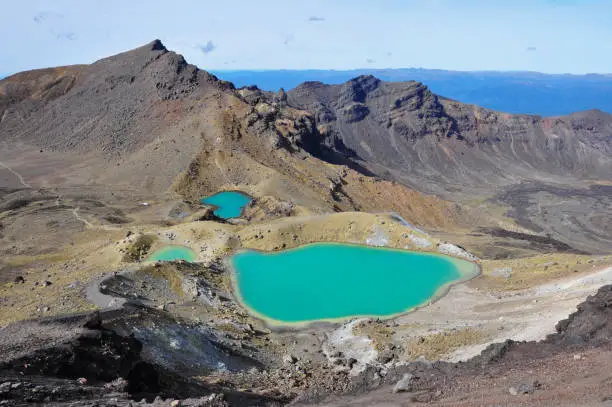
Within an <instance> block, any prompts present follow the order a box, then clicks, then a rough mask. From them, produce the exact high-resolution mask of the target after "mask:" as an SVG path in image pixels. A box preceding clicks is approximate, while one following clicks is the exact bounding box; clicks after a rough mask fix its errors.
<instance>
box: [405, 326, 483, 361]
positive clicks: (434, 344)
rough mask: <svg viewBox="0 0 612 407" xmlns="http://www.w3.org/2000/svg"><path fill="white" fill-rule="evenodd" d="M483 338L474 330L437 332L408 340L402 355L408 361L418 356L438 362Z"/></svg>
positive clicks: (481, 334)
mask: <svg viewBox="0 0 612 407" xmlns="http://www.w3.org/2000/svg"><path fill="white" fill-rule="evenodd" d="M484 337H485V335H484V334H483V333H482V332H480V331H478V330H476V329H474V328H463V329H457V330H451V331H444V332H438V333H435V334H432V335H427V336H421V337H419V338H414V339H411V340H409V341H408V342H407V343H406V344H405V345H404V349H405V353H404V355H405V357H406V359H408V360H414V359H417V358H419V357H420V356H424V357H425V358H426V359H427V360H439V359H441V358H442V357H444V356H445V355H448V354H450V353H451V352H453V351H455V350H457V349H459V348H462V347H464V346H468V345H474V344H477V343H479V342H482V340H483V339H484Z"/></svg>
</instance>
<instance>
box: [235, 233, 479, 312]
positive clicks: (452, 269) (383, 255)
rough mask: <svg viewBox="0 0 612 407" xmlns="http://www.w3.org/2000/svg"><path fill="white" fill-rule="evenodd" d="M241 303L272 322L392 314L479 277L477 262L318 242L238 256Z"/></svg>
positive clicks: (237, 279)
mask: <svg viewBox="0 0 612 407" xmlns="http://www.w3.org/2000/svg"><path fill="white" fill-rule="evenodd" d="M231 262H232V266H233V269H234V285H235V290H236V291H237V295H238V297H239V299H240V301H241V302H242V303H243V305H245V306H246V307H247V308H248V309H249V310H250V311H251V312H252V313H254V314H255V315H257V316H259V317H261V318H263V319H265V320H268V321H270V322H272V323H276V324H279V323H280V324H282V323H289V324H291V323H300V322H302V323H303V322H312V321H318V320H329V319H341V318H348V317H355V316H373V317H389V316H392V315H395V314H399V313H402V312H406V311H409V310H410V309H412V308H415V307H417V306H419V305H423V304H426V303H427V302H428V301H429V300H432V299H434V298H436V297H437V296H438V295H440V294H443V292H444V289H445V288H447V287H448V286H450V284H452V283H454V282H458V281H462V280H467V279H469V278H471V277H473V276H475V275H477V274H478V268H477V266H476V265H475V264H473V263H470V262H468V261H465V260H460V259H455V258H452V257H448V256H443V255H437V254H433V253H421V252H411V251H405V250H395V249H386V248H374V247H368V246H358V245H349V244H340V243H315V244H311V245H306V246H301V247H298V248H295V249H290V250H285V251H282V252H275V253H263V252H258V251H251V250H248V251H243V252H239V253H237V254H235V255H234V256H233V257H232V259H231Z"/></svg>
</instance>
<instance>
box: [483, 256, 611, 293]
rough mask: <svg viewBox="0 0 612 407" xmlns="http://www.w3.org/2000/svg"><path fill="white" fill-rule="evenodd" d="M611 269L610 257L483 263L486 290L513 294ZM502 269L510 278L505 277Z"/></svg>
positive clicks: (522, 259)
mask: <svg viewBox="0 0 612 407" xmlns="http://www.w3.org/2000/svg"><path fill="white" fill-rule="evenodd" d="M610 265H612V256H585V255H577V254H567V253H555V254H544V255H538V256H532V257H527V258H521V259H510V260H483V261H482V269H483V274H484V278H483V280H482V283H483V284H485V285H486V286H487V287H488V288H491V289H496V290H503V291H514V290H523V289H526V288H531V287H535V286H537V285H540V284H544V283H548V282H551V281H554V280H559V279H562V278H568V277H574V276H576V275H580V274H582V273H588V272H593V271H596V270H600V269H602V268H605V267H608V266H610ZM504 269H508V270H509V271H510V276H509V277H508V278H506V276H504V275H503V274H504V272H503V270H504Z"/></svg>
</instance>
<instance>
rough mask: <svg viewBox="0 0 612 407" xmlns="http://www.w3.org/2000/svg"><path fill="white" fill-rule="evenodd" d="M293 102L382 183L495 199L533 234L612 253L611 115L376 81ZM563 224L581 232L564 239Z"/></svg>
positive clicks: (306, 89) (315, 92) (311, 92)
mask: <svg viewBox="0 0 612 407" xmlns="http://www.w3.org/2000/svg"><path fill="white" fill-rule="evenodd" d="M287 100H288V102H289V104H291V105H292V106H295V107H298V108H300V109H305V110H308V111H310V112H312V113H313V115H314V117H315V118H316V121H317V128H318V130H319V132H320V133H321V134H322V136H323V144H324V145H326V146H328V147H329V148H331V149H333V150H334V151H336V152H339V153H342V154H343V155H344V156H345V157H347V158H350V159H351V160H353V161H355V162H356V163H359V164H360V165H363V166H364V167H365V168H367V169H369V170H370V171H372V172H373V173H375V174H378V175H379V176H381V177H384V178H386V179H391V180H396V181H398V182H400V183H402V184H405V185H409V186H411V187H413V188H415V189H417V190H420V191H423V192H427V193H434V194H436V195H439V196H441V197H444V198H446V199H450V200H454V201H461V202H468V201H472V202H473V201H474V200H475V199H476V200H477V199H479V198H487V199H491V200H492V201H494V202H499V203H501V204H503V205H507V206H510V207H511V208H512V210H511V211H510V212H509V214H510V215H511V216H513V217H515V218H517V219H518V221H519V223H520V224H521V225H522V226H524V227H526V228H529V229H531V230H532V231H536V232H543V233H546V234H550V235H552V236H554V237H556V238H558V239H561V240H564V241H566V242H568V243H570V242H572V243H570V244H575V245H577V246H579V247H581V248H584V249H586V250H604V251H605V250H609V249H610V248H611V247H612V246H611V244H612V240H610V237H611V236H612V228H611V224H610V222H609V220H606V219H610V212H608V211H609V208H610V207H612V201H611V200H610V197H611V196H612V187H611V186H610V180H612V115H610V114H607V113H604V112H601V111H598V110H592V111H586V112H580V113H575V114H573V115H570V116H564V117H547V118H543V117H539V116H529V115H510V114H505V113H501V112H495V111H492V110H488V109H484V108H481V107H478V106H472V105H466V104H463V103H460V102H457V101H454V100H449V99H446V98H444V97H441V96H437V95H435V94H433V93H432V92H431V91H429V89H428V88H427V87H426V86H424V85H423V84H421V83H418V82H401V83H390V82H383V81H380V80H378V79H377V78H375V77H372V76H361V77H358V78H355V79H353V80H351V81H348V82H346V83H345V84H343V85H324V84H322V83H319V82H307V83H304V84H302V85H300V86H298V87H297V88H295V89H293V90H291V91H290V92H288V97H287ZM581 205H584V207H583V209H585V211H582V210H581V209H580V206H581ZM590 208H598V209H599V210H598V211H597V212H596V213H591V210H590ZM605 208H608V209H605ZM558 218H562V220H561V221H562V222H568V221H569V222H570V223H572V225H573V226H572V227H571V228H568V229H567V230H561V229H563V227H560V225H558Z"/></svg>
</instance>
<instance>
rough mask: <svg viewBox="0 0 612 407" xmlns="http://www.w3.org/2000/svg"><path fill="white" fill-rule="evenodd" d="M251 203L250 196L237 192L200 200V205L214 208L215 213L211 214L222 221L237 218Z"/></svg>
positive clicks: (219, 194)
mask: <svg viewBox="0 0 612 407" xmlns="http://www.w3.org/2000/svg"><path fill="white" fill-rule="evenodd" d="M251 201H252V198H251V197H250V196H248V195H246V194H243V193H242V192H238V191H225V192H219V193H218V194H214V195H211V196H209V197H204V198H202V199H200V203H203V204H206V205H211V206H214V207H215V211H214V212H213V213H214V214H215V215H216V216H218V217H220V218H223V219H231V218H237V217H239V216H240V215H241V214H242V210H243V209H244V207H245V206H247V205H248V204H249V202H251Z"/></svg>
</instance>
